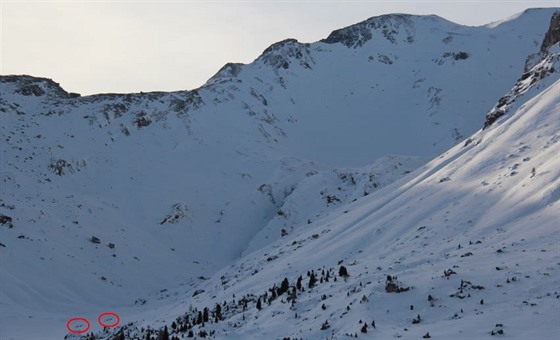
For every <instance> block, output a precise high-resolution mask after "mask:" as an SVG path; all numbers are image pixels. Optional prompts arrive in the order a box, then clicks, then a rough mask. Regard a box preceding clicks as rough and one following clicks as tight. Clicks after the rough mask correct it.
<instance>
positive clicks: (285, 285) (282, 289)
mask: <svg viewBox="0 0 560 340" xmlns="http://www.w3.org/2000/svg"><path fill="white" fill-rule="evenodd" d="M288 289H290V282H289V281H288V278H287V277H285V278H284V280H283V281H282V283H281V284H280V289H279V290H278V295H282V294H284V293H285V292H287V291H288Z"/></svg>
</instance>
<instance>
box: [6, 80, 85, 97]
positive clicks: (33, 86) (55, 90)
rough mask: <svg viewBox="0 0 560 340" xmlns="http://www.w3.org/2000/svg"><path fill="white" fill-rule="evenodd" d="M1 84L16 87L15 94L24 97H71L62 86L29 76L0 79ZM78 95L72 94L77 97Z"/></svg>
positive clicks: (51, 81)
mask: <svg viewBox="0 0 560 340" xmlns="http://www.w3.org/2000/svg"><path fill="white" fill-rule="evenodd" d="M0 84H10V85H15V87H16V89H15V93H18V94H20V95H22V96H35V97H40V96H44V95H52V96H58V97H61V98H69V97H70V96H71V95H70V94H69V93H68V92H66V91H64V89H63V88H62V87H60V84H58V83H56V82H54V81H53V80H51V79H48V78H38V77H32V76H27V75H11V76H2V77H0ZM76 95H77V94H75V93H74V94H72V96H76Z"/></svg>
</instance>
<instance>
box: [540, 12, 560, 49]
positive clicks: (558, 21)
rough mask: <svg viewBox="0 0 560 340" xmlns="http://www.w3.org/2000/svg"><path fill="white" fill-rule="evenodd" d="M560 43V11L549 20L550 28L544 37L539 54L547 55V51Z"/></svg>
mask: <svg viewBox="0 0 560 340" xmlns="http://www.w3.org/2000/svg"><path fill="white" fill-rule="evenodd" d="M559 41H560V11H556V12H555V13H554V14H553V15H552V18H551V19H550V28H549V29H548V31H547V32H546V34H545V35H544V39H543V43H542V45H541V53H547V51H548V49H549V48H550V47H551V46H553V45H555V44H556V43H558V42H559Z"/></svg>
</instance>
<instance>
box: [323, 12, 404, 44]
mask: <svg viewBox="0 0 560 340" xmlns="http://www.w3.org/2000/svg"><path fill="white" fill-rule="evenodd" d="M411 17H412V16H411V15H406V14H392V15H383V16H379V17H374V18H370V19H368V20H366V21H362V22H361V23H358V24H355V25H352V26H348V27H345V28H342V29H339V30H336V31H333V32H332V33H331V34H330V35H329V36H328V37H327V38H326V39H323V40H321V41H322V42H324V43H327V44H336V43H341V44H344V45H345V46H346V47H349V48H350V47H353V48H357V47H361V46H363V45H364V44H365V43H367V42H368V41H369V40H371V39H373V35H374V31H379V32H380V33H381V35H382V36H383V37H384V38H385V39H387V40H389V41H390V42H391V43H393V44H396V43H397V41H398V40H397V38H398V37H399V35H401V34H402V33H401V32H402V31H404V33H405V34H406V37H405V38H404V39H403V40H404V41H405V42H407V43H412V42H413V41H414V23H413V22H412V19H411Z"/></svg>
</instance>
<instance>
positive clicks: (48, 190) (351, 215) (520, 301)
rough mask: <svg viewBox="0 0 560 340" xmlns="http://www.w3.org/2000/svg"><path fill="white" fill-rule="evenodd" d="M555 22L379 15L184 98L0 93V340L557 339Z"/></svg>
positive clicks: (290, 43)
mask: <svg viewBox="0 0 560 340" xmlns="http://www.w3.org/2000/svg"><path fill="white" fill-rule="evenodd" d="M554 12H555V9H534V10H528V11H525V12H524V13H521V14H519V15H518V16H515V17H513V18H509V19H508V20H504V21H502V22H499V23H494V24H491V25H487V26H483V27H465V26H460V25H457V24H454V23H451V22H448V21H446V20H444V19H441V18H439V17H435V16H410V15H388V16H382V17H375V18H371V19H368V20H366V21H364V22H362V23H359V24H356V25H353V26H350V27H348V28H344V29H341V30H337V31H334V32H333V33H331V35H329V36H328V37H327V38H326V39H324V40H323V41H321V42H317V43H313V44H301V43H299V42H297V41H295V40H286V41H283V42H280V43H277V44H274V45H272V46H271V47H270V48H268V49H267V50H266V51H265V52H264V53H263V54H262V55H261V56H260V57H259V58H257V59H256V60H255V61H254V62H253V63H251V64H249V65H240V64H228V65H226V66H224V68H222V70H220V71H219V72H218V73H217V74H216V75H215V76H214V77H212V78H211V79H210V80H209V81H208V83H207V84H206V85H205V86H203V87H201V88H200V89H197V90H194V91H181V92H173V93H141V94H123V95H117V94H108V95H96V96H88V97H79V95H76V94H71V93H67V92H66V91H64V90H63V89H61V88H60V87H59V86H58V85H57V84H56V83H54V82H53V81H51V80H48V79H40V78H33V77H29V76H2V77H1V78H0V81H1V86H2V87H1V93H2V98H1V101H0V111H1V113H0V114H1V117H2V129H1V137H2V144H1V145H0V147H1V158H2V161H1V177H2V178H1V181H2V190H1V197H0V199H1V202H0V214H2V216H1V218H2V225H0V242H1V244H0V252H1V268H0V270H1V272H0V273H1V280H2V282H1V283H2V284H1V292H0V293H1V295H0V298H1V300H0V303H1V305H0V307H1V308H2V313H1V315H0V322H1V325H0V329H1V330H0V335H1V336H2V338H4V337H5V338H7V339H10V338H13V339H19V338H29V339H31V338H37V339H46V338H61V337H64V335H67V334H68V332H67V330H66V328H65V325H66V322H67V321H68V320H69V319H71V318H74V317H85V318H88V319H89V320H90V321H92V328H91V331H99V330H100V326H98V325H96V322H95V320H96V319H97V316H98V315H99V314H100V313H102V312H106V311H108V310H110V311H114V312H118V313H119V315H120V317H121V324H128V323H129V322H132V323H131V324H128V325H127V326H126V328H125V329H122V332H123V334H125V333H126V334H127V337H134V336H138V337H142V338H145V337H146V332H145V329H147V328H148V327H150V328H153V329H160V328H161V327H163V326H164V325H167V326H168V329H169V330H170V331H171V333H172V335H173V336H181V337H182V336H185V337H186V336H187V335H188V333H189V332H190V331H193V333H194V334H197V336H200V335H201V334H204V333H201V332H208V333H211V334H212V335H213V336H214V337H218V338H224V337H234V338H283V337H291V338H294V337H295V338H324V337H329V336H333V337H335V338H338V337H343V336H344V335H345V334H352V335H354V334H360V335H363V334H364V333H362V332H361V330H362V328H364V323H367V324H368V326H367V327H366V328H367V331H368V333H367V334H370V333H372V332H373V333H374V334H375V333H378V334H377V336H378V337H394V336H403V337H407V336H409V337H414V338H418V337H421V336H422V335H425V334H426V333H430V334H431V335H432V336H433V337H436V335H437V336H438V337H440V338H449V337H452V336H453V337H457V336H465V337H471V338H472V337H481V336H484V335H488V334H490V333H491V332H494V333H499V331H500V330H502V329H503V331H504V332H506V334H508V336H512V337H518V338H535V337H536V336H540V337H545V338H554V337H557V336H558V335H559V331H560V328H559V327H558V325H557V321H558V317H559V313H558V301H559V300H558V297H559V294H558V289H557V287H558V284H559V279H558V273H557V272H556V271H557V270H558V264H559V263H560V262H559V261H558V260H559V258H560V257H559V254H558V237H559V236H560V235H559V233H558V222H559V221H558V214H557V213H555V210H557V209H558V208H557V206H556V205H557V201H558V198H559V197H560V196H559V194H558V192H559V190H560V189H558V188H559V180H558V175H559V169H558V159H557V156H558V152H559V147H558V144H557V140H558V131H559V126H558V113H559V101H558V93H559V90H560V82H559V81H558V79H559V76H558V69H559V67H560V65H558V64H559V63H558V55H559V54H558V38H557V36H558V31H557V26H556V31H555V28H554V27H555V26H554V25H552V27H549V26H550V23H551V17H552V16H553V13H554ZM557 18H558V17H556V19H555V20H556V22H557V20H558V19H557ZM554 22H555V21H554V20H553V21H552V23H553V24H554ZM554 36H556V38H554ZM543 40H544V41H545V42H547V41H548V43H546V44H543ZM545 45H546V47H544V48H543V47H542V46H545ZM530 55H531V56H532V57H531V58H529V61H527V57H528V56H530ZM520 75H522V76H521V78H520ZM512 88H513V90H512ZM510 90H511V91H510ZM508 91H510V93H509V94H508ZM504 94H506V95H505V96H504ZM500 98H501V99H500ZM504 98H508V99H504ZM496 103H497V104H496ZM487 112H488V114H487V115H486V113H487ZM497 113H498V114H497ZM485 115H486V116H485ZM485 119H486V124H484V122H485ZM483 125H484V126H485V127H486V128H485V129H484V130H481V131H478V132H477V130H479V129H481V128H482V127H483ZM473 133H474V134H473ZM389 155H393V156H389ZM394 155H406V156H394ZM430 159H433V160H431V161H430ZM428 161H429V162H428ZM426 162H427V164H426ZM368 164H369V165H368ZM415 169H416V170H415ZM341 265H343V266H345V268H346V269H347V270H348V272H349V274H350V276H348V277H346V276H344V277H342V276H339V267H340V266H341ZM312 271H313V272H312ZM323 271H324V274H323ZM308 272H309V275H310V276H316V277H317V283H316V284H315V286H314V287H312V288H309V279H310V277H309V276H308V275H307V273H308ZM444 272H445V273H444ZM311 274H313V275H311ZM327 274H328V277H329V279H328V280H329V281H326V280H327ZM388 275H389V276H390V277H391V282H388V283H392V284H393V286H391V285H387V284H386V283H387V282H386V281H387V276H388ZM299 276H302V280H301V282H302V284H303V287H304V289H305V291H303V290H300V289H298V288H297V287H296V288H293V287H292V286H294V287H295V286H296V284H295V283H296V282H297V279H298V277H299ZM392 276H397V277H398V278H395V279H393V278H392ZM335 277H337V281H336V282H334V278H335ZM284 278H287V279H288V285H289V291H288V292H282V294H280V296H279V297H278V298H276V299H272V298H271V296H272V294H278V293H279V292H278V290H277V289H272V287H274V285H275V286H276V287H281V286H282V285H281V282H282V280H283V279H284ZM387 287H389V290H395V289H396V290H399V289H398V288H399V287H403V289H402V290H403V292H402V293H400V294H399V293H387V292H385V289H386V288H387ZM482 287H483V288H482ZM269 288H271V289H270V290H269ZM406 288H409V289H408V290H407V291H404V290H405V289H406ZM265 292H267V296H266V297H265V296H264V295H263V294H264V293H265ZM289 293H290V294H289ZM288 295H292V296H290V298H289V299H288ZM294 295H295V296H297V298H296V299H295V300H294V299H293V298H294ZM428 296H431V297H432V298H431V299H430V300H431V301H428V300H427V299H428ZM259 298H260V300H261V309H260V310H258V309H257V308H256V306H255V305H256V303H257V300H259ZM269 300H270V303H269V302H268V301H269ZM288 300H289V301H288ZM293 301H297V302H293ZM216 304H220V306H221V308H220V309H221V311H220V314H221V317H218V319H223V320H217V321H218V322H217V323H213V322H211V320H209V321H207V322H205V325H204V326H202V325H200V324H197V325H195V326H192V323H193V322H192V321H193V318H194V319H196V318H197V316H198V312H199V311H202V310H203V309H204V308H205V307H206V308H208V309H209V310H210V312H211V313H210V314H212V313H215V312H216V309H215V308H216V307H215V306H216ZM432 305H433V306H432ZM187 315H188V316H189V318H190V319H189V320H190V321H189V325H190V326H189V327H188V330H187V329H186V328H185V327H186V325H187V322H186V320H185V316H187ZM418 315H420V317H418ZM212 319H214V318H212ZM174 320H175V326H176V327H175V328H174V329H175V332H174V331H172V329H173V327H172V321H174ZM360 320H361V321H362V322H359V321H360ZM374 320H375V322H376V327H375V329H374V328H373V326H372V321H374ZM496 324H503V326H502V327H498V326H496ZM286 325H289V327H286ZM537 326H538V327H537ZM181 327H183V329H185V332H179V331H177V330H178V329H179V328H181ZM142 328H144V331H142ZM119 329H120V328H117V330H119ZM104 334H105V335H103V333H98V334H97V336H98V337H103V336H105V337H109V338H111V337H112V335H110V334H112V333H104Z"/></svg>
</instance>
